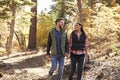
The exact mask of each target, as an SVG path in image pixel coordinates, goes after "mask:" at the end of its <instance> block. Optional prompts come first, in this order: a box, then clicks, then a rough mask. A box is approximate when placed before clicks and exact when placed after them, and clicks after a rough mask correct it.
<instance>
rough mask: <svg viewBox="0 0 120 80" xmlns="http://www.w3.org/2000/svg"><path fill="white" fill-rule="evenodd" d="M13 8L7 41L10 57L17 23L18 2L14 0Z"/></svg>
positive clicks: (7, 50)
mask: <svg viewBox="0 0 120 80" xmlns="http://www.w3.org/2000/svg"><path fill="white" fill-rule="evenodd" d="M11 10H12V19H11V23H10V34H9V36H8V37H7V42H6V52H7V56H8V57H9V55H10V54H11V53H12V51H11V49H12V40H13V34H14V25H15V13H16V4H15V3H14V2H13V1H12V5H11Z"/></svg>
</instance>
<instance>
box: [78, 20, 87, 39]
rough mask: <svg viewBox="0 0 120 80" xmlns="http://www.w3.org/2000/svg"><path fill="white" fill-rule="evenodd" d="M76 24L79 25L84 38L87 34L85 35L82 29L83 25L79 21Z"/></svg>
mask: <svg viewBox="0 0 120 80" xmlns="http://www.w3.org/2000/svg"><path fill="white" fill-rule="evenodd" d="M77 24H78V25H80V26H81V28H80V30H81V32H82V33H83V35H84V36H85V38H86V37H87V36H86V34H85V31H84V29H83V25H82V24H81V23H79V22H77Z"/></svg>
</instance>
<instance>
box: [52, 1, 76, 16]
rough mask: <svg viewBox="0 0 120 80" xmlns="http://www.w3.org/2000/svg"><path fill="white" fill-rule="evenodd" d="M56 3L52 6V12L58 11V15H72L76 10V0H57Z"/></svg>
mask: <svg viewBox="0 0 120 80" xmlns="http://www.w3.org/2000/svg"><path fill="white" fill-rule="evenodd" d="M55 2H56V4H54V5H52V6H51V9H52V10H51V11H50V13H56V15H57V17H64V18H65V17H66V16H68V15H69V16H71V15H73V13H74V12H75V8H74V0H71V1H68V0H56V1H55Z"/></svg>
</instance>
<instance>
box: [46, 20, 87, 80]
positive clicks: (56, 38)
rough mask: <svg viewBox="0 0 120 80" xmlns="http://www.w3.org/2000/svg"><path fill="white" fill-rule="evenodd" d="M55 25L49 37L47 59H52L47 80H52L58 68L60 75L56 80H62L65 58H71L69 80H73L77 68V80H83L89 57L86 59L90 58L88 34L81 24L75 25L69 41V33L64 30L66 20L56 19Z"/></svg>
mask: <svg viewBox="0 0 120 80" xmlns="http://www.w3.org/2000/svg"><path fill="white" fill-rule="evenodd" d="M55 24H56V26H55V27H54V28H53V29H52V30H51V31H50V32H49V35H48V42H47V54H46V57H47V59H49V58H51V68H50V70H49V75H48V77H47V79H48V80H50V79H51V77H52V75H53V73H54V71H55V70H56V68H57V66H58V74H57V78H56V80H62V75H63V69H64V59H65V57H70V59H71V70H70V74H69V77H68V80H72V77H73V74H74V72H75V70H76V68H77V80H81V79H82V70H83V67H84V63H85V61H88V57H86V56H88V54H87V45H86V34H85V32H84V30H83V25H82V24H81V23H79V22H77V23H75V25H74V30H73V31H72V33H71V34H70V38H69V39H68V38H67V33H66V32H65V30H64V29H63V26H64V19H63V18H58V19H56V21H55ZM85 57H86V58H85ZM58 64H59V65H58ZM76 66H77V67H76Z"/></svg>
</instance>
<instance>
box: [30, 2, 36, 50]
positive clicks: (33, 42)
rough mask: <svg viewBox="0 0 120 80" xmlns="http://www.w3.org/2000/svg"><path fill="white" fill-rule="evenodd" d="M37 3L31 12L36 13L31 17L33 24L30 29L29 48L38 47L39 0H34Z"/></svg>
mask: <svg viewBox="0 0 120 80" xmlns="http://www.w3.org/2000/svg"><path fill="white" fill-rule="evenodd" d="M32 2H34V3H35V6H34V7H33V8H32V9H31V12H33V13H34V15H33V16H32V18H31V25H30V30H29V43H28V49H30V50H33V49H36V30H37V0H32Z"/></svg>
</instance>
